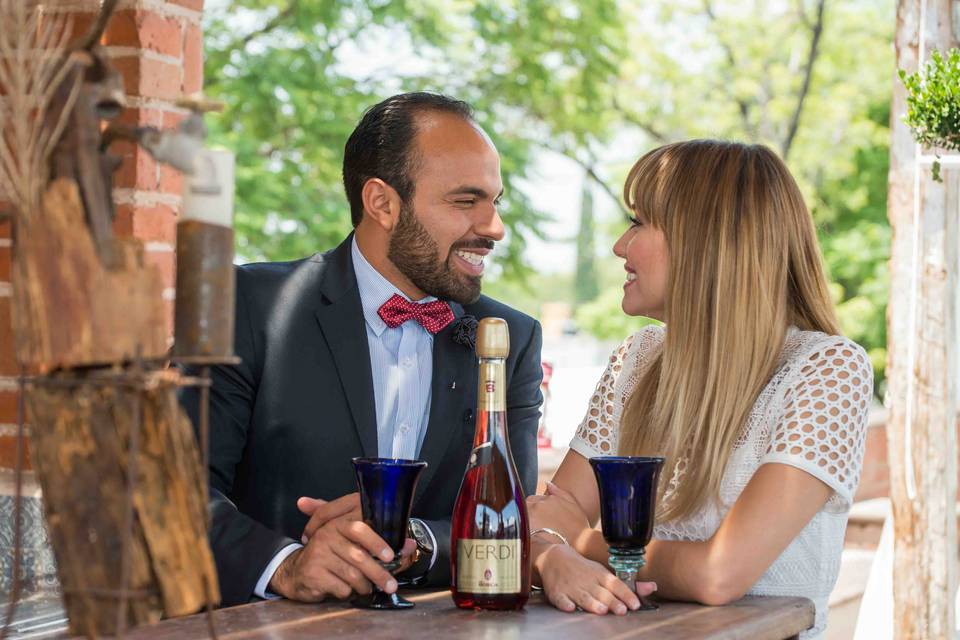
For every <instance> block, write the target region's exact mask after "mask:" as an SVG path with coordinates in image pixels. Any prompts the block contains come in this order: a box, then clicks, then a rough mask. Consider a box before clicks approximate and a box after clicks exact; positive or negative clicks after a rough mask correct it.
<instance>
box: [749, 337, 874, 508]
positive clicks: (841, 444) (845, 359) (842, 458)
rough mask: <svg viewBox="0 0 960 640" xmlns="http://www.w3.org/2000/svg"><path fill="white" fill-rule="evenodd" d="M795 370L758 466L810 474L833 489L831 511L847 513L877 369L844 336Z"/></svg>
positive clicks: (797, 363) (831, 339) (829, 342)
mask: <svg viewBox="0 0 960 640" xmlns="http://www.w3.org/2000/svg"><path fill="white" fill-rule="evenodd" d="M793 366H794V367H795V371H794V373H793V374H792V376H791V377H790V380H789V382H788V383H787V387H786V391H785V393H784V396H783V403H782V405H781V406H782V409H781V413H780V415H781V417H780V419H779V420H778V421H777V424H776V426H775V427H774V431H773V433H772V434H771V437H770V444H769V445H768V447H767V451H766V454H765V455H764V456H763V458H761V460H760V464H765V463H768V462H776V463H781V464H788V465H790V466H793V467H797V468H798V469H802V470H803V471H806V472H807V473H809V474H810V475H812V476H814V477H815V478H817V479H819V480H821V481H822V482H824V483H825V484H826V485H827V486H829V487H830V488H831V489H833V491H834V493H833V495H832V496H831V497H830V499H829V500H828V501H827V506H826V509H827V511H830V512H833V513H842V512H845V511H847V510H849V508H850V505H851V504H852V503H853V495H854V493H856V490H857V485H858V484H859V483H860V470H861V466H862V464H863V451H864V440H865V438H866V430H867V419H868V414H869V406H870V398H871V395H872V393H873V369H872V367H871V365H870V361H869V360H868V359H867V355H866V353H865V352H864V350H863V349H862V348H861V347H860V346H859V345H857V344H856V343H854V342H853V341H851V340H848V339H847V338H844V337H842V336H829V338H828V339H825V340H821V341H819V342H818V343H817V344H816V345H815V347H814V348H813V349H812V350H807V351H805V352H804V354H803V355H802V356H800V358H798V360H797V361H795V363H794V365H793Z"/></svg>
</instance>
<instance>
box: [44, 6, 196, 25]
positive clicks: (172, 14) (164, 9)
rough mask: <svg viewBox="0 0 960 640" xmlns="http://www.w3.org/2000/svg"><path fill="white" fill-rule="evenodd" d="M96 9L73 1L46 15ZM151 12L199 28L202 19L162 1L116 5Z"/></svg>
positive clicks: (184, 9)
mask: <svg viewBox="0 0 960 640" xmlns="http://www.w3.org/2000/svg"><path fill="white" fill-rule="evenodd" d="M97 10H98V8H97V7H96V6H93V5H92V4H91V3H90V2H89V0H86V1H85V0H75V1H74V2H62V3H59V4H57V5H55V6H51V7H48V8H46V11H47V13H87V14H93V13H96V12H97ZM126 10H134V11H151V12H153V13H155V14H157V15H160V16H164V17H168V18H181V19H183V20H184V21H185V22H187V23H188V24H191V25H193V26H199V25H200V24H201V21H202V18H203V12H202V11H196V10H194V9H188V8H187V7H182V6H180V5H175V4H169V3H167V2H164V0H120V2H118V3H117V8H116V11H126Z"/></svg>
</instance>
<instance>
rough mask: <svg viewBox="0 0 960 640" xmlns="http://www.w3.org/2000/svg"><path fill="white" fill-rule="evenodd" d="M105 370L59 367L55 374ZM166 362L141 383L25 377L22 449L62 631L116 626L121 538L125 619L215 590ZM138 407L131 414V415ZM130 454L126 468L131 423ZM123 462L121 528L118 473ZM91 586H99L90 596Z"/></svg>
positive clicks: (98, 631) (178, 611)
mask: <svg viewBox="0 0 960 640" xmlns="http://www.w3.org/2000/svg"><path fill="white" fill-rule="evenodd" d="M106 375H115V372H113V373H111V372H110V371H108V370H95V371H90V372H71V373H61V374H57V375H56V376H54V379H55V380H57V381H60V382H63V381H64V379H66V378H68V377H69V378H72V379H75V380H76V379H79V380H83V379H84V377H85V376H86V377H87V378H95V377H97V376H101V377H102V376H106ZM177 375H178V374H177V373H176V372H175V371H153V372H147V373H146V380H145V382H144V386H143V388H129V387H121V386H93V385H85V386H71V387H65V388H56V387H50V386H46V385H45V386H41V387H38V386H30V387H28V391H27V409H28V416H29V420H30V423H31V425H32V427H33V429H32V434H33V439H32V443H31V446H32V447H33V452H34V463H35V465H36V467H37V472H38V473H37V475H38V477H39V479H40V481H41V485H42V488H43V495H44V506H45V511H46V517H47V524H48V528H49V531H50V540H51V542H52V544H53V548H54V552H55V555H56V558H57V565H58V575H59V578H60V582H61V584H62V585H63V587H64V591H65V594H64V601H65V606H66V609H67V613H68V614H69V617H70V629H71V632H72V633H75V634H84V635H87V636H88V637H94V636H102V635H109V634H112V633H114V632H115V629H116V625H117V619H118V615H117V614H118V607H119V606H120V603H119V601H118V598H117V597H116V596H115V595H113V596H111V595H107V594H105V593H103V591H107V590H114V591H115V590H117V589H119V588H120V586H121V583H122V577H123V566H124V559H123V548H124V541H126V542H127V544H128V545H129V546H128V548H129V552H130V557H129V567H130V574H129V583H128V586H129V588H130V589H131V590H136V591H141V592H144V593H146V594H147V595H146V597H131V598H130V600H129V603H128V605H127V610H126V614H125V619H126V621H127V624H129V625H138V624H144V623H148V622H154V621H157V620H159V618H160V616H161V614H165V615H168V616H176V615H184V614H188V613H193V612H196V611H199V610H201V609H202V608H203V607H204V605H205V604H206V602H207V600H208V598H209V599H211V600H212V601H214V602H216V601H217V600H218V599H219V593H218V590H217V585H216V571H215V567H214V563H213V556H212V554H211V552H210V548H209V546H208V544H207V539H206V533H207V532H206V526H205V523H206V508H205V503H204V497H203V487H204V474H203V472H202V468H201V463H200V460H199V456H198V454H197V447H196V444H195V442H194V435H193V430H192V428H191V426H190V422H189V420H188V418H187V417H186V416H185V415H184V414H183V412H182V410H181V409H180V407H179V405H178V403H177V399H176V395H175V389H176V387H175V381H176V380H175V379H176V376H177ZM138 414H139V419H137V418H136V416H137V415H138ZM135 428H136V429H138V433H137V435H136V438H137V441H138V442H137V449H138V451H139V455H137V456H136V457H135V459H134V465H135V468H133V469H131V464H130V458H129V457H128V452H129V450H130V446H131V438H132V436H133V429H135ZM131 470H133V472H134V473H133V476H134V485H133V493H132V505H133V515H134V517H133V521H132V528H131V530H130V531H129V532H128V530H127V526H128V520H127V509H126V505H127V504H128V501H127V481H128V478H130V477H131ZM98 591H99V593H98Z"/></svg>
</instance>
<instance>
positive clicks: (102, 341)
mask: <svg viewBox="0 0 960 640" xmlns="http://www.w3.org/2000/svg"><path fill="white" fill-rule="evenodd" d="M84 216H85V213H84V206H83V202H82V199H81V196H80V191H79V189H78V187H77V184H76V183H75V182H73V181H72V180H69V179H66V178H61V179H58V180H55V181H54V182H52V183H51V184H50V186H49V188H48V189H47V191H46V193H45V194H44V196H43V206H42V207H41V209H40V210H39V211H37V212H36V214H35V215H34V216H31V217H30V218H29V219H24V220H20V221H19V223H18V226H17V238H16V243H15V245H14V260H13V271H12V282H13V328H14V334H15V339H16V349H17V359H18V361H19V362H21V363H23V364H24V365H26V366H27V367H29V368H30V369H31V370H34V371H38V372H47V371H50V370H53V369H57V368H62V367H75V366H89V365H96V364H112V363H115V362H122V361H125V360H132V359H134V358H135V357H137V356H140V357H144V358H161V357H163V355H164V354H165V353H166V351H167V335H166V324H165V320H164V318H165V309H164V306H163V305H164V303H163V298H162V295H161V294H162V291H163V283H162V282H161V280H160V274H159V272H158V271H157V269H156V267H154V266H152V265H146V264H145V263H144V260H143V246H142V244H141V243H140V242H139V241H137V240H119V239H115V240H113V242H114V247H113V252H112V255H113V256H114V262H115V263H116V265H115V267H114V268H106V267H104V265H103V264H102V263H101V260H100V257H99V255H98V253H97V249H96V247H95V246H94V243H93V239H92V237H91V235H90V231H89V230H88V227H87V225H86V222H85V217H84Z"/></svg>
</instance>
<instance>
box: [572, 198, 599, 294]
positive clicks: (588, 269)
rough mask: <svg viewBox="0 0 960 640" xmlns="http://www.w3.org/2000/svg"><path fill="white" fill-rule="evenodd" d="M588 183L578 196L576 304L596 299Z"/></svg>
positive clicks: (592, 230) (592, 214) (591, 203)
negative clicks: (578, 224)
mask: <svg viewBox="0 0 960 640" xmlns="http://www.w3.org/2000/svg"><path fill="white" fill-rule="evenodd" d="M590 187H591V185H590V183H589V182H587V181H584V183H583V189H582V191H581V196H580V227H579V229H578V230H577V239H576V242H577V267H576V272H575V274H574V283H573V288H574V294H575V300H576V302H577V303H582V302H589V301H591V300H593V299H594V298H596V297H597V292H598V288H597V274H596V269H595V261H596V255H595V254H596V250H595V248H594V236H595V233H594V229H593V216H594V211H593V193H592V192H591V191H590Z"/></svg>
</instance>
